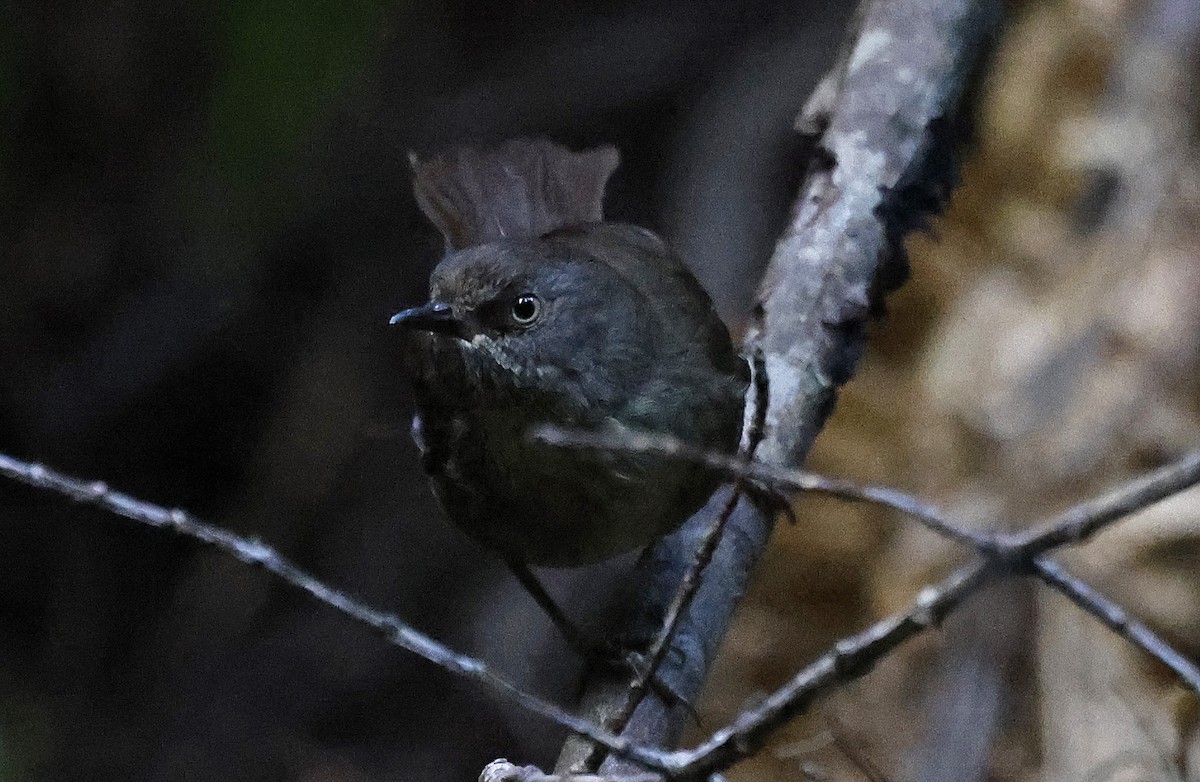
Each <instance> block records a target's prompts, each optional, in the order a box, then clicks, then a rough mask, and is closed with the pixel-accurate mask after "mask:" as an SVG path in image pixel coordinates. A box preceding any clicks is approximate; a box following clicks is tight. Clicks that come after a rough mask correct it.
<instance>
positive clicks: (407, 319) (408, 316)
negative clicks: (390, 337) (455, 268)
mask: <svg viewBox="0 0 1200 782" xmlns="http://www.w3.org/2000/svg"><path fill="white" fill-rule="evenodd" d="M388 324H389V325H392V326H403V327H405V328H408V329H417V330H419V331H430V332H433V333H434V334H447V335H449V336H452V337H458V338H459V339H462V338H463V328H462V323H461V322H460V321H458V320H456V319H455V318H454V311H453V310H451V309H450V305H449V304H443V303H442V302H440V301H431V302H429V303H428V304H422V305H421V306H420V307H412V308H411V309H407V310H404V311H403V312H397V313H396V314H395V315H393V316H392V319H391V320H389V321H388Z"/></svg>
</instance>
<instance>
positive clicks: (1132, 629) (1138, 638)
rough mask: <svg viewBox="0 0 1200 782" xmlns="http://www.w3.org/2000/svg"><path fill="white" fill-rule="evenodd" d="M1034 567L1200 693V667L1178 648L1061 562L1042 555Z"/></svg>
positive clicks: (1050, 583)
mask: <svg viewBox="0 0 1200 782" xmlns="http://www.w3.org/2000/svg"><path fill="white" fill-rule="evenodd" d="M1033 567H1034V568H1035V569H1036V571H1037V576H1038V578H1039V579H1041V580H1042V581H1043V582H1045V583H1046V584H1049V585H1050V586H1052V587H1054V588H1055V589H1057V590H1058V591H1059V592H1061V593H1062V594H1063V595H1065V596H1066V597H1067V599H1069V600H1070V601H1071V602H1072V603H1074V604H1075V605H1077V606H1079V607H1080V608H1082V609H1083V610H1084V611H1086V612H1087V613H1089V614H1091V615H1092V616H1093V617H1095V618H1096V619H1098V620H1099V621H1100V623H1101V624H1103V625H1104V626H1105V627H1107V628H1108V629H1110V630H1112V631H1113V632H1114V633H1116V634H1117V635H1119V636H1120V637H1122V638H1124V639H1125V640H1126V641H1129V643H1131V644H1133V645H1134V646H1136V647H1137V648H1139V649H1141V650H1143V651H1145V652H1146V653H1147V654H1149V656H1150V657H1152V658H1154V659H1155V660H1158V661H1159V662H1160V663H1162V664H1163V665H1165V666H1166V667H1167V668H1170V669H1171V672H1172V673H1174V674H1175V676H1176V677H1178V678H1179V680H1180V681H1181V682H1183V684H1184V685H1185V686H1187V687H1188V688H1189V689H1190V690H1192V692H1195V693H1197V694H1200V666H1197V665H1196V663H1195V662H1193V661H1192V660H1189V659H1188V658H1187V657H1185V656H1184V655H1182V654H1180V653H1179V652H1178V651H1176V650H1175V649H1174V648H1173V647H1172V646H1171V645H1170V644H1169V643H1167V642H1166V641H1164V640H1163V639H1162V638H1161V637H1160V636H1159V635H1158V634H1157V633H1155V632H1154V631H1153V630H1151V629H1150V628H1149V627H1147V626H1146V625H1144V624H1142V623H1141V622H1139V621H1138V620H1137V619H1134V618H1133V617H1131V616H1129V614H1128V613H1126V611H1125V609H1124V608H1121V606H1119V605H1117V604H1116V603H1114V602H1113V601H1111V600H1109V599H1108V598H1107V597H1105V596H1104V595H1102V594H1100V593H1099V592H1097V591H1096V590H1095V589H1093V588H1092V587H1091V586H1089V585H1088V584H1086V583H1084V582H1083V581H1081V580H1080V579H1078V578H1076V577H1075V576H1073V575H1071V574H1070V573H1068V572H1067V571H1066V570H1065V569H1064V568H1063V566H1062V565H1060V564H1058V563H1057V562H1053V561H1051V560H1049V559H1046V558H1045V557H1038V558H1036V559H1035V560H1034V561H1033Z"/></svg>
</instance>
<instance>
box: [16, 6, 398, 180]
mask: <svg viewBox="0 0 1200 782" xmlns="http://www.w3.org/2000/svg"><path fill="white" fill-rule="evenodd" d="M385 7H387V4H386V3H384V2H383V1H382V0H304V1H303V2H296V1H294V0H288V1H287V2H284V1H283V0H261V2H250V3H230V4H225V5H224V7H223V9H222V11H221V15H220V18H219V22H218V23H219V33H220V36H221V43H222V54H221V65H220V68H219V71H218V73H217V76H216V79H215V82H214V84H213V103H212V117H211V123H212V124H211V132H212V140H213V144H214V151H215V153H216V155H217V159H218V164H219V165H220V167H221V170H222V171H223V172H224V173H225V175H226V176H227V177H228V179H229V181H231V182H233V183H235V184H238V185H248V184H250V183H252V182H254V181H255V180H257V179H259V178H260V177H262V176H263V175H264V174H266V173H268V172H269V171H271V170H272V169H273V168H274V167H275V166H277V165H279V164H280V163H281V162H282V161H283V160H284V159H286V158H287V156H288V155H289V153H291V152H292V150H293V149H294V148H295V145H296V144H297V143H299V142H300V140H301V139H303V138H305V137H307V134H308V131H309V130H310V128H311V127H312V125H313V123H314V122H316V121H317V120H319V118H320V115H321V113H322V112H323V111H327V110H328V109H329V106H330V105H331V103H335V102H336V101H335V100H333V99H332V96H333V95H334V94H336V92H337V91H338V90H340V89H342V88H344V86H345V85H346V84H347V83H348V81H349V80H350V79H351V77H352V76H353V75H354V74H355V73H357V72H358V71H359V70H360V69H361V67H362V64H363V63H364V62H365V61H367V60H368V58H369V55H370V54H371V52H372V51H373V48H374V47H373V44H374V42H376V41H378V40H379V39H380V38H381V36H382V31H383V25H382V24H381V21H382V17H383V9H384V8H385ZM0 89H2V88H0Z"/></svg>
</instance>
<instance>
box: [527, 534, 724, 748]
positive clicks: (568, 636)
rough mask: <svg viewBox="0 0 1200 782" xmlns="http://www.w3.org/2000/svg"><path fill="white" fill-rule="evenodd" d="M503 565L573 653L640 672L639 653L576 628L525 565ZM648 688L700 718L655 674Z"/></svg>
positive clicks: (689, 705) (586, 658)
mask: <svg viewBox="0 0 1200 782" xmlns="http://www.w3.org/2000/svg"><path fill="white" fill-rule="evenodd" d="M504 564H506V565H507V566H508V569H509V570H510V571H512V574H513V575H514V576H516V579H517V581H519V582H520V583H521V586H523V587H525V591H526V592H528V593H529V596H530V597H532V598H533V600H534V602H535V603H537V604H538V606H540V607H541V609H542V611H544V612H545V613H546V616H548V617H549V618H550V621H551V622H552V623H553V624H554V626H555V627H556V628H557V629H558V632H559V634H561V635H562V637H563V638H564V639H565V640H566V642H567V645H568V646H570V647H571V648H572V649H573V650H574V651H575V653H576V654H578V655H579V656H580V657H582V658H583V659H584V660H587V661H588V662H592V663H601V664H605V665H619V666H622V667H624V668H627V669H629V670H630V671H632V672H633V674H634V675H640V673H641V670H640V669H641V668H642V667H643V666H644V665H645V664H646V663H645V660H644V659H643V655H640V654H638V653H637V652H635V651H632V650H629V649H622V648H621V647H620V646H619V645H617V644H612V643H609V642H607V641H603V640H600V639H597V638H594V637H592V636H590V635H588V634H587V633H585V632H584V631H582V630H580V629H579V627H577V626H576V625H575V623H574V622H572V621H571V620H570V619H569V618H568V617H567V615H566V612H564V611H563V610H562V608H561V607H560V606H559V605H558V603H557V602H556V601H555V600H554V598H553V597H551V596H550V593H549V592H548V591H546V587H545V586H543V585H542V582H541V581H540V580H539V579H538V577H537V576H536V575H534V573H533V571H532V570H530V569H529V566H528V565H526V564H525V563H524V562H522V561H521V560H519V559H511V558H507V557H506V558H505V560H504ZM650 689H651V690H653V691H654V694H655V695H657V696H658V697H660V698H662V699H663V701H664V702H665V703H667V704H668V705H671V706H682V707H684V708H685V709H686V710H687V711H688V713H689V714H690V715H691V717H692V719H693V720H695V721H696V723H697V724H699V722H700V717H699V715H698V714H697V712H696V708H695V707H694V706H692V704H691V703H690V702H689V701H688V700H687V699H686V698H684V697H683V696H682V695H680V694H679V693H677V692H675V690H674V689H672V688H671V686H670V685H669V684H667V683H666V682H664V681H663V680H662V679H660V678H659V677H658V676H657V675H656V676H654V677H653V678H652V679H651V680H650Z"/></svg>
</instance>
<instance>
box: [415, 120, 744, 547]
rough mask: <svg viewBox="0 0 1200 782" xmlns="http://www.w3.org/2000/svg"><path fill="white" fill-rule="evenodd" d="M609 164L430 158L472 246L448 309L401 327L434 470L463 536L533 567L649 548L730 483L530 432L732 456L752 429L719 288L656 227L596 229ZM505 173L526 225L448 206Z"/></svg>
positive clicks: (575, 157) (434, 282)
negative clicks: (588, 432) (674, 445)
mask: <svg viewBox="0 0 1200 782" xmlns="http://www.w3.org/2000/svg"><path fill="white" fill-rule="evenodd" d="M514 150H515V151H516V154H514ZM608 152H611V154H612V155H613V156H615V152H612V151H611V150H609V151H608ZM607 154H608V153H607V152H606V153H605V155H597V153H596V152H591V153H586V152H585V153H571V152H569V151H567V150H565V149H563V148H561V147H558V146H557V145H554V144H551V143H550V142H545V141H522V142H510V144H509V145H507V146H505V147H501V148H500V149H499V150H497V151H496V152H494V153H485V152H478V151H472V152H470V153H460V155H459V156H458V157H456V158H452V159H451V161H450V162H447V161H445V160H443V161H440V162H438V163H437V165H436V167H425V168H423V166H431V165H432V164H421V163H417V164H416V168H417V184H416V188H417V192H418V197H419V202H420V203H421V205H422V208H423V209H425V211H426V213H427V214H428V215H429V216H430V217H431V219H432V220H433V221H434V223H435V224H436V225H438V227H439V228H440V229H441V230H442V231H443V234H444V235H445V236H446V238H447V243H448V245H449V246H451V247H454V248H458V249H457V251H455V252H452V253H451V254H450V255H448V256H447V257H446V258H445V259H444V260H443V261H442V262H441V263H440V264H439V265H438V267H437V268H436V269H435V270H434V273H433V276H432V279H431V281H430V293H431V300H432V302H433V303H434V304H436V307H435V306H434V304H431V305H426V307H425V308H422V309H421V310H420V312H418V311H417V310H410V311H406V312H405V313H401V314H400V315H397V316H396V318H397V319H399V321H400V322H402V323H403V324H404V325H414V324H418V325H417V326H416V332H415V334H414V341H413V343H412V344H411V345H410V346H409V348H410V349H409V350H408V351H406V356H407V359H408V363H409V369H410V371H411V374H412V377H413V385H414V392H415V398H416V404H417V408H418V415H417V420H416V422H415V423H414V434H415V435H416V436H417V440H418V443H419V444H420V445H421V448H422V452H423V453H422V463H423V466H424V467H425V469H426V471H427V472H428V473H429V475H430V478H431V481H432V484H433V486H434V489H435V492H436V493H437V495H438V497H439V499H440V501H441V502H442V504H443V506H444V507H445V509H446V512H447V514H448V515H449V516H450V518H451V519H452V520H453V521H454V522H455V523H456V524H457V525H459V526H460V527H461V528H462V529H464V530H465V531H466V532H468V533H469V534H470V535H471V536H473V537H474V538H476V539H477V540H479V541H480V542H482V543H483V544H484V545H486V546H488V547H490V548H493V549H495V550H497V551H499V552H501V553H502V554H504V555H505V556H507V557H509V558H512V559H517V560H521V561H524V562H528V563H531V564H544V565H561V566H569V565H579V564H584V563H587V562H592V561H596V560H600V559H604V558H606V557H609V556H612V555H615V554H618V553H620V552H622V551H626V550H629V549H631V548H636V547H639V546H645V545H647V544H649V543H650V542H652V541H653V540H655V539H656V538H657V537H659V536H661V535H664V534H666V533H668V532H670V531H671V530H673V529H674V528H675V527H677V526H678V525H679V524H680V523H682V522H683V521H684V520H685V519H686V518H687V517H688V516H689V515H691V514H692V513H693V512H695V511H696V510H697V509H698V508H699V507H700V506H701V505H702V504H703V503H704V501H705V500H706V499H707V497H708V496H709V494H711V492H712V490H713V489H714V488H715V487H716V484H717V482H718V478H717V476H716V475H714V474H713V473H712V472H710V471H708V470H706V469H704V468H702V467H698V466H695V465H691V464H686V463H682V462H678V461H671V460H664V459H661V458H658V457H650V456H639V455H630V454H608V453H600V452H595V451H586V450H562V449H556V448H551V447H548V446H546V445H543V444H539V443H536V442H533V441H531V440H530V439H529V437H528V433H529V431H530V430H531V429H532V428H533V427H535V426H536V425H538V424H541V423H553V424H557V425H559V426H564V427H585V428H607V427H616V428H627V429H636V430H641V431H650V432H664V433H667V434H670V435H673V436H675V437H679V438H682V439H684V440H686V441H689V442H692V443H695V444H697V445H700V446H703V447H707V448H715V449H720V450H725V451H731V450H733V449H734V448H735V447H736V445H737V442H738V436H739V432H740V428H741V420H742V415H741V410H742V398H743V395H744V391H745V387H746V372H745V366H744V364H743V362H742V361H741V360H740V359H739V358H738V356H737V355H736V354H735V352H734V350H733V347H732V345H731V343H730V339H729V334H728V331H727V330H726V328H725V326H724V324H723V323H722V322H721V321H720V319H719V318H718V317H717V315H716V314H715V312H714V311H713V308H712V304H711V302H710V300H709V298H708V296H707V294H705V292H704V290H703V289H702V288H701V287H700V285H699V284H698V283H697V282H696V280H695V279H694V278H693V277H692V275H691V273H690V272H689V271H688V270H687V268H686V267H685V266H684V264H683V263H682V261H680V259H679V258H678V257H677V256H675V255H674V254H673V253H672V252H671V251H670V249H669V248H668V247H667V246H666V244H665V243H664V242H663V241H662V240H661V239H659V238H658V237H657V236H655V235H654V234H653V233H651V232H649V231H647V230H645V229H642V228H637V227H634V226H630V225H622V224H614V223H603V222H599V221H598V220H597V219H596V218H598V217H599V216H600V215H599V214H598V210H599V202H600V196H601V194H602V192H603V187H604V183H605V180H606V179H607V177H608V174H609V173H610V172H611V170H612V165H609V164H608V163H607V162H605V161H606V160H607ZM612 162H613V164H615V158H614V159H613V161H612ZM501 170H502V171H505V172H506V173H505V174H504V177H502V178H501V181H502V182H507V183H508V184H507V185H505V186H503V187H500V190H501V191H502V192H500V193H498V194H493V196H492V197H495V198H504V197H506V196H511V194H512V193H513V192H521V193H523V194H525V195H524V196H523V197H527V203H522V204H519V205H518V206H519V207H520V208H519V209H518V210H517V212H520V213H523V214H525V215H526V216H527V217H529V219H528V220H526V222H525V224H524V228H521V227H520V226H521V225H522V219H521V218H520V217H519V216H514V214H509V212H508V211H506V208H501V207H496V208H494V209H493V208H489V207H487V206H486V205H485V204H483V202H482V200H481V199H483V197H484V196H486V195H487V194H486V193H484V194H483V195H482V196H480V197H475V196H472V199H471V200H470V203H471V207H470V208H469V209H468V210H467V211H458V210H459V207H460V206H461V204H462V203H463V202H460V201H455V200H454V199H453V198H450V197H449V196H445V194H446V193H462V192H467V191H469V190H471V188H474V187H476V186H482V184H481V183H483V182H485V181H487V180H488V179H489V177H491V176H492V174H494V173H495V172H496V171H501ZM433 172H436V176H435V175H434V173H433ZM581 172H587V176H584V175H583V174H582V173H581ZM515 182H519V183H520V184H513V183H515ZM581 183H582V184H581ZM481 192H482V191H481ZM435 194H439V195H435ZM443 196H445V197H443ZM431 205H432V206H431ZM502 214H503V215H507V216H503V217H499V218H498V217H497V216H498V215H502ZM530 216H531V217H530ZM481 217H482V219H485V220H492V221H493V222H497V220H498V224H501V225H503V226H504V228H505V230H504V231H503V232H502V235H500V236H496V235H495V234H494V233H492V232H491V230H490V229H489V228H488V227H487V226H485V225H477V224H475V222H473V221H476V220H477V219H480V218H481ZM581 217H587V218H590V219H580V218H581ZM468 240H470V241H472V242H473V241H478V240H482V242H481V243H477V244H470V245H469V246H463V243H464V242H466V241H468ZM520 297H531V298H532V299H534V300H536V318H534V319H533V320H532V321H530V322H529V323H524V322H518V321H517V320H514V315H513V314H512V313H514V312H516V310H515V309H512V307H514V306H515V305H514V302H515V301H516V300H517V299H518V298H520ZM527 303H528V302H527ZM533 306H534V305H529V307H533ZM529 307H527V309H529ZM431 308H432V309H431ZM529 311H531V312H532V311H535V310H533V309H530V310H529ZM431 318H437V320H436V322H435V321H433V320H431ZM421 324H423V325H421ZM426 329H433V330H432V331H429V330H426Z"/></svg>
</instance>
